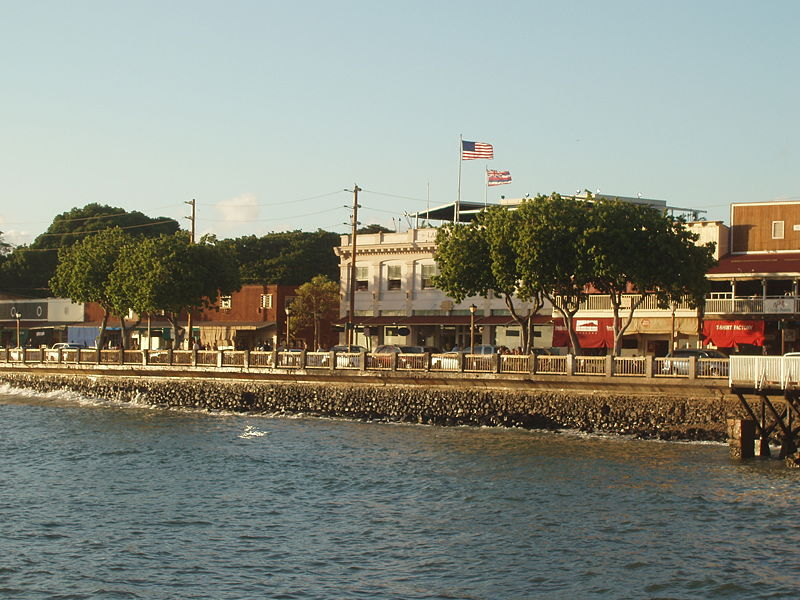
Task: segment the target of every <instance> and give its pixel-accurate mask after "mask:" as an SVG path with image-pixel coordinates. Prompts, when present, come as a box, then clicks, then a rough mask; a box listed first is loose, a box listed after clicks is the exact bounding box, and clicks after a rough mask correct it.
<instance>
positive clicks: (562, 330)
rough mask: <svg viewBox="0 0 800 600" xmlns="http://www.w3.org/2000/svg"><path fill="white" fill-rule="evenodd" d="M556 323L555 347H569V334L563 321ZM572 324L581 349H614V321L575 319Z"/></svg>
mask: <svg viewBox="0 0 800 600" xmlns="http://www.w3.org/2000/svg"><path fill="white" fill-rule="evenodd" d="M554 321H555V326H554V327H553V346H554V347H565V346H569V345H570V341H569V332H568V331H567V326H566V325H565V324H564V321H563V319H554ZM572 324H573V329H574V330H575V333H576V334H577V336H578V343H579V344H580V345H581V348H613V347H614V319H607V318H606V319H573V321H572Z"/></svg>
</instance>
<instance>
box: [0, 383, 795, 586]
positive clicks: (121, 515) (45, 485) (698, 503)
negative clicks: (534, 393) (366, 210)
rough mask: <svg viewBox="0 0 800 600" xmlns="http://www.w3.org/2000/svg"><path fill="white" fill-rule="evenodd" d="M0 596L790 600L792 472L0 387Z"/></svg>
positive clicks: (691, 457)
mask: <svg viewBox="0 0 800 600" xmlns="http://www.w3.org/2000/svg"><path fill="white" fill-rule="evenodd" d="M0 459H1V460H2V465H3V466H2V469H1V470H0V598H13V599H27V598H36V599H39V598H56V599H83V598H147V599H151V598H152V599H176V598H210V599H223V598H235V599H244V598H247V599H250V598H285V599H295V598H296V599H303V600H307V599H316V598H319V599H340V598H341V599H350V598H356V599H357V598H364V599H367V598H368V599H383V598H387V599H395V598H396V599H417V598H431V599H487V600H493V599H506V598H508V599H516V598H519V599H522V598H570V599H572V598H798V597H800V552H799V551H798V545H800V523H798V515H800V473H798V472H796V471H793V470H789V469H787V468H785V467H784V466H783V465H782V463H780V462H779V461H777V460H776V461H753V462H746V463H740V462H736V461H732V460H730V459H729V458H728V455H727V448H726V447H725V446H723V445H718V444H676V443H661V442H652V441H637V440H631V439H622V438H600V437H590V436H582V435H579V434H574V433H569V432H565V433H551V432H535V431H522V430H503V429H475V428H441V427H429V426H415V425H390V424H378V423H358V422H349V421H337V420H324V419H311V418H309V419H306V418H273V417H269V416H255V415H229V414H211V413H203V412H191V411H174V410H169V409H163V408H150V407H146V406H136V405H126V404H119V403H112V402H106V401H103V400H92V399H87V398H82V397H80V396H77V395H75V394H71V393H66V392H64V393H51V394H47V395H38V394H34V393H31V392H23V391H21V390H14V389H10V388H1V389H0Z"/></svg>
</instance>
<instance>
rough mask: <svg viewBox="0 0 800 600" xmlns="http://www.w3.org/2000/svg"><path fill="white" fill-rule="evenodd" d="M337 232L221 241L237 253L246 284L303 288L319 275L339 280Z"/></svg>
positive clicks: (295, 232) (237, 259)
mask: <svg viewBox="0 0 800 600" xmlns="http://www.w3.org/2000/svg"><path fill="white" fill-rule="evenodd" d="M339 243H340V237H339V234H337V233H332V232H330V231H323V230H322V229H318V230H317V231H315V232H304V231H286V232H283V233H270V234H267V235H264V236H261V237H256V236H254V235H250V236H244V237H240V238H234V239H229V240H221V241H220V242H219V244H218V245H220V246H221V247H223V248H227V249H228V250H230V251H231V252H232V253H233V257H234V260H235V261H236V263H237V264H238V266H239V273H240V277H241V280H242V283H275V284H281V285H301V284H302V283H304V282H306V281H310V280H311V279H312V278H313V277H314V276H315V275H325V276H326V277H328V278H329V279H331V280H333V281H338V280H339V259H338V258H337V257H336V255H335V254H334V251H333V249H334V247H336V246H338V245H339Z"/></svg>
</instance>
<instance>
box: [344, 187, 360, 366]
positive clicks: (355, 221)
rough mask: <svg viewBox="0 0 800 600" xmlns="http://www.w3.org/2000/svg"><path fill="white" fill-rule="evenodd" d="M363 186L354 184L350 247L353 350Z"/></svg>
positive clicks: (350, 343)
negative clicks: (361, 192) (358, 238)
mask: <svg viewBox="0 0 800 600" xmlns="http://www.w3.org/2000/svg"><path fill="white" fill-rule="evenodd" d="M360 191H361V188H360V187H358V185H357V184H353V233H352V234H351V239H350V241H351V249H350V305H349V308H348V310H347V350H348V351H349V352H352V351H353V340H354V339H355V323H354V321H353V317H354V315H355V308H356V236H357V235H358V207H359V206H358V192H360Z"/></svg>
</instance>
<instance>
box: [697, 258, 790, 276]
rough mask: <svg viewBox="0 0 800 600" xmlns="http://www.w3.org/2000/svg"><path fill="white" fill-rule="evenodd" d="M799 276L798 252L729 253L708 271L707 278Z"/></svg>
mask: <svg viewBox="0 0 800 600" xmlns="http://www.w3.org/2000/svg"><path fill="white" fill-rule="evenodd" d="M776 275H785V276H787V277H798V276H800V252H787V253H769V254H729V255H728V256H726V257H724V258H721V259H720V260H719V264H718V265H717V266H716V267H712V268H711V269H710V270H709V271H708V276H709V279H723V278H724V277H728V278H731V277H732V278H741V279H755V278H760V277H775V276H776Z"/></svg>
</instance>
